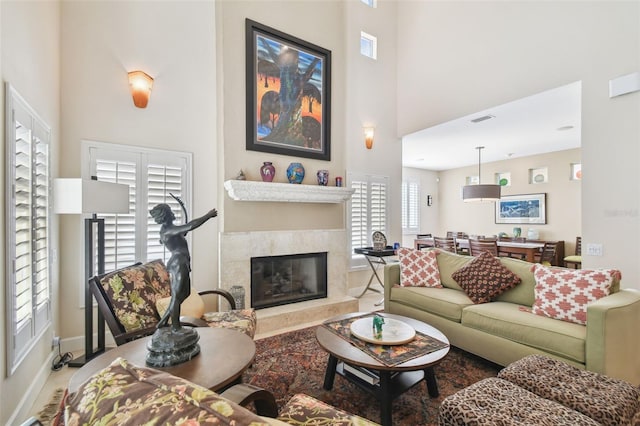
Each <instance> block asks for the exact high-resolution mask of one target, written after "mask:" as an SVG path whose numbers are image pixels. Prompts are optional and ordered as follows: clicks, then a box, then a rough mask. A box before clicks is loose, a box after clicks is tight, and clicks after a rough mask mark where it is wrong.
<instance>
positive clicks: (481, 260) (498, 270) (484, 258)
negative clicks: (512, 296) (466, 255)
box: [451, 251, 520, 304]
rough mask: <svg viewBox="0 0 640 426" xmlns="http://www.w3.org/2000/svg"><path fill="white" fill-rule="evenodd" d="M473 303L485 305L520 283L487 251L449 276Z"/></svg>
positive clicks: (518, 278) (516, 277) (515, 276)
mask: <svg viewBox="0 0 640 426" xmlns="http://www.w3.org/2000/svg"><path fill="white" fill-rule="evenodd" d="M451 276H452V278H453V279H454V280H456V282H457V283H458V284H460V287H462V289H463V290H464V292H465V293H466V294H467V296H469V299H471V300H472V301H473V303H476V304H477V303H487V302H489V301H491V299H493V298H494V297H496V296H498V295H499V294H501V293H504V292H505V291H507V290H509V289H510V288H513V287H515V286H516V285H518V284H519V283H520V277H518V276H517V275H516V274H514V273H513V272H511V271H510V270H509V268H506V267H505V266H504V265H502V263H500V260H498V258H496V257H493V256H492V255H491V253H489V252H488V251H484V252H482V253H481V254H480V255H479V256H478V257H476V258H475V259H473V260H472V261H471V262H469V263H468V264H467V265H466V266H464V267H462V268H460V269H458V270H457V271H456V272H454V273H453V275H451Z"/></svg>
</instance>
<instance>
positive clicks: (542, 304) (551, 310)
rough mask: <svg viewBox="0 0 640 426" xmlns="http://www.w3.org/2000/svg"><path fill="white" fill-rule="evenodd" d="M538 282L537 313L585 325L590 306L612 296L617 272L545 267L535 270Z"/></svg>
mask: <svg viewBox="0 0 640 426" xmlns="http://www.w3.org/2000/svg"><path fill="white" fill-rule="evenodd" d="M531 270H532V271H533V276H534V278H535V280H536V286H535V289H534V293H535V302H533V309H532V311H533V313H534V314H537V315H541V316H545V317H549V318H555V319H559V320H562V321H568V322H574V323H576V324H582V325H585V324H586V323H587V305H588V304H589V303H591V302H595V301H596V300H598V299H600V298H602V297H604V296H608V295H609V293H610V292H611V286H612V284H613V280H614V278H617V279H620V276H621V274H620V271H618V270H616V269H599V270H589V269H564V268H549V267H546V266H544V265H539V264H536V265H533V266H532V267H531Z"/></svg>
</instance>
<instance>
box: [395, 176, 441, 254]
mask: <svg viewBox="0 0 640 426" xmlns="http://www.w3.org/2000/svg"><path fill="white" fill-rule="evenodd" d="M402 179H403V180H414V181H417V182H418V183H419V184H420V230H419V233H421V234H432V235H437V236H440V235H442V234H441V233H440V222H441V221H440V218H441V215H440V211H441V210H444V209H443V206H442V203H441V200H440V197H439V195H438V194H439V191H440V189H439V188H440V185H439V180H440V177H439V173H438V172H435V171H433V170H423V169H415V168H412V167H405V168H403V169H402ZM427 195H431V200H432V201H431V202H432V204H431V206H428V205H427ZM444 214H446V211H445V213H444ZM415 238H416V234H415V233H411V234H404V235H402V246H403V247H413V240H414V239H415Z"/></svg>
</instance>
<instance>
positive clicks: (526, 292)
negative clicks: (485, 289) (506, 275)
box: [495, 256, 536, 306]
mask: <svg viewBox="0 0 640 426" xmlns="http://www.w3.org/2000/svg"><path fill="white" fill-rule="evenodd" d="M499 259H500V263H502V265H504V266H505V267H507V268H509V270H510V271H511V272H513V273H514V274H516V275H517V276H518V277H519V278H520V284H518V285H517V286H515V287H514V288H512V289H510V290H508V291H505V292H504V293H501V294H500V295H498V296H497V297H496V298H495V300H498V301H500V302H511V303H517V304H519V305H525V306H531V305H533V301H534V300H535V297H534V288H535V286H536V280H535V279H534V278H533V272H531V266H532V263H530V262H526V261H524V260H520V259H515V258H512V257H506V256H501V257H499Z"/></svg>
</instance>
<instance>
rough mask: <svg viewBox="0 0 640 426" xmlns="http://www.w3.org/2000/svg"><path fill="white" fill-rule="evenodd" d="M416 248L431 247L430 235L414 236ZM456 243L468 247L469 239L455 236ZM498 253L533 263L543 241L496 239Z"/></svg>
mask: <svg viewBox="0 0 640 426" xmlns="http://www.w3.org/2000/svg"><path fill="white" fill-rule="evenodd" d="M413 245H414V247H415V249H416V250H420V249H421V248H423V247H433V246H434V242H433V238H432V237H423V238H416V239H415V240H414V242H413ZM456 245H457V246H458V249H467V250H468V249H469V239H467V238H457V239H456ZM497 245H498V253H504V254H507V255H512V254H515V255H518V256H524V260H526V261H527V262H531V263H534V262H535V256H536V254H537V253H540V250H541V249H542V248H543V247H544V243H543V242H526V241H525V242H520V241H504V240H498V241H497Z"/></svg>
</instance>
